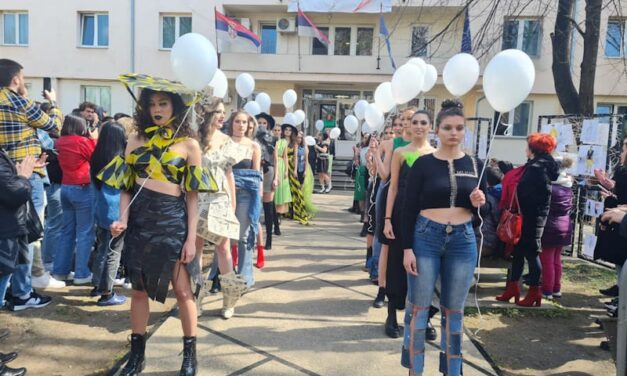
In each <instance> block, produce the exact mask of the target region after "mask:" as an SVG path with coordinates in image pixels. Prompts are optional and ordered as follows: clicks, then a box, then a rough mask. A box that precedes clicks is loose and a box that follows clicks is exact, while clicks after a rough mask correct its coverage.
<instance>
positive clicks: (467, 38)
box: [461, 7, 472, 54]
mask: <svg viewBox="0 0 627 376" xmlns="http://www.w3.org/2000/svg"><path fill="white" fill-rule="evenodd" d="M461 52H465V53H468V54H472V35H471V34H470V17H469V16H468V7H466V15H465V17H464V33H463V34H462V50H461Z"/></svg>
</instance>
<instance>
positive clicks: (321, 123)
mask: <svg viewBox="0 0 627 376" xmlns="http://www.w3.org/2000/svg"><path fill="white" fill-rule="evenodd" d="M316 129H317V130H318V131H320V132H322V130H323V129H324V121H322V120H316Z"/></svg>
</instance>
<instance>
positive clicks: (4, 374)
mask: <svg viewBox="0 0 627 376" xmlns="http://www.w3.org/2000/svg"><path fill="white" fill-rule="evenodd" d="M23 375H26V368H10V367H9V366H5V365H0V376H23Z"/></svg>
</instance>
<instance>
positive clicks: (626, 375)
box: [616, 264, 627, 376]
mask: <svg viewBox="0 0 627 376" xmlns="http://www.w3.org/2000/svg"><path fill="white" fill-rule="evenodd" d="M618 291H619V297H618V325H616V376H627V364H626V363H627V264H626V266H625V267H623V270H622V271H621V273H620V283H619V288H618Z"/></svg>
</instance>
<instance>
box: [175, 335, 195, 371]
mask: <svg viewBox="0 0 627 376" xmlns="http://www.w3.org/2000/svg"><path fill="white" fill-rule="evenodd" d="M197 367H198V362H196V337H183V364H182V365H181V372H180V373H179V376H195V375H196V368H197Z"/></svg>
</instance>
